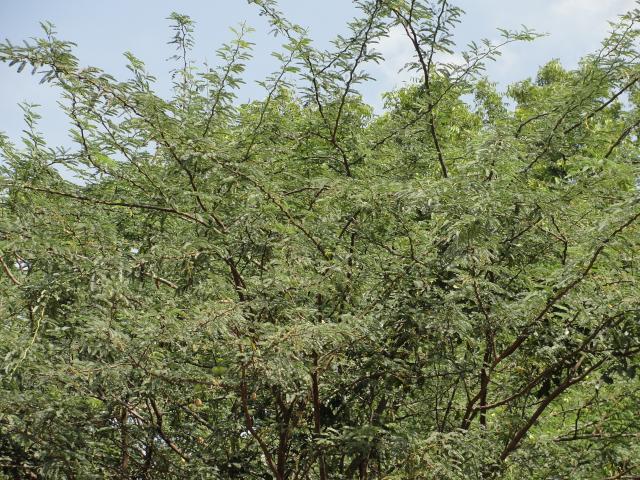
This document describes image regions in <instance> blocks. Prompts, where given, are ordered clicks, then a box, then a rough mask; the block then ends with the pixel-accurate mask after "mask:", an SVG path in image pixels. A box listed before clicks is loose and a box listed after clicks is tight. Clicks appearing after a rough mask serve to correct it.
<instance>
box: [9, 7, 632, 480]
mask: <svg viewBox="0 0 640 480" xmlns="http://www.w3.org/2000/svg"><path fill="white" fill-rule="evenodd" d="M250 3H253V4H255V7H256V8H258V9H259V10H260V11H261V13H262V14H263V16H264V17H265V19H266V20H267V21H268V24H269V28H271V29H273V32H274V33H275V34H276V35H278V36H279V38H281V39H282V42H283V45H282V49H281V50H280V51H279V52H276V53H274V56H275V57H276V59H277V61H278V62H279V64H280V67H279V69H278V70H277V71H276V72H275V73H273V74H272V75H271V76H269V77H268V78H266V79H265V80H264V81H263V82H262V83H261V85H262V87H263V88H264V92H265V94H264V97H263V98H262V99H261V100H256V101H250V102H239V101H238V100H237V99H236V92H237V89H238V87H239V86H240V85H241V84H242V82H243V76H244V74H245V73H244V72H245V67H246V65H247V63H248V62H249V60H250V56H251V47H252V44H251V42H250V41H249V40H248V37H247V34H248V33H249V31H248V29H247V28H246V27H242V28H240V29H238V30H235V31H234V32H235V35H236V37H235V38H234V39H233V40H232V41H231V42H230V43H228V44H226V45H223V46H222V47H221V48H220V49H219V50H218V57H219V65H218V66H217V67H216V68H208V67H202V66H199V64H198V63H197V62H196V61H195V60H194V59H192V58H191V55H190V51H191V48H192V46H193V31H194V30H193V29H194V24H193V22H192V20H191V19H190V18H189V17H187V16H184V15H180V14H172V16H171V17H170V21H171V23H172V26H173V30H172V32H173V34H172V35H173V36H172V37H171V43H172V44H173V45H174V46H175V56H174V57H173V59H172V62H173V65H174V67H173V68H174V69H173V70H172V71H171V78H172V81H173V92H172V95H171V96H170V98H163V97H162V96H161V95H159V94H157V93H156V92H155V90H154V89H155V86H154V83H155V81H156V80H155V78H154V77H153V76H152V75H151V73H150V72H148V71H147V70H146V68H145V65H144V63H143V61H142V60H140V59H138V58H136V57H135V56H134V55H133V54H131V53H127V54H126V57H127V61H128V68H129V70H130V78H129V79H127V80H124V81H121V80H117V79H115V78H114V77H112V76H111V75H109V74H108V73H106V72H103V71H101V70H100V69H97V68H93V67H85V66H81V65H80V64H79V62H78V60H77V59H76V57H74V54H73V47H74V45H73V44H72V43H70V42H66V41H63V40H61V39H59V38H58V37H57V36H56V33H55V31H54V28H53V26H52V25H50V24H43V31H44V34H43V37H42V38H39V39H34V40H32V41H30V42H26V43H24V44H13V43H11V42H10V41H6V42H5V43H2V44H0V60H1V61H2V62H4V63H7V64H8V65H11V66H14V67H17V69H18V71H22V70H23V69H25V68H29V69H30V70H32V73H33V74H35V75H40V76H41V79H42V83H47V84H52V85H54V86H55V87H56V88H58V89H60V91H61V92H62V95H63V98H62V101H61V103H60V107H59V108H61V109H64V112H65V113H66V115H67V116H68V119H69V121H70V123H71V125H72V127H71V131H70V135H71V138H72V140H73V145H74V146H73V147H70V148H54V147H51V146H48V145H47V142H46V141H45V139H44V138H43V135H42V134H40V133H39V131H38V126H37V121H38V118H39V116H38V114H37V111H36V109H35V108H34V107H33V106H30V105H25V106H24V111H25V122H26V127H25V130H24V137H23V138H22V143H21V144H20V145H16V144H15V142H12V141H11V140H10V139H9V138H7V137H6V136H0V161H1V163H0V267H1V270H2V271H1V272H0V273H1V275H0V293H1V294H0V322H1V323H2V335H1V336H0V358H2V359H3V360H2V365H1V367H2V370H1V371H2V373H1V377H0V386H1V388H0V475H1V476H2V478H7V479H10V478H16V479H18V478H33V479H40V478H42V479H44V478H47V479H57V478H68V479H91V478H96V479H98V478H131V479H151V478H158V479H160V478H162V479H177V478H206V479H209V478H211V479H217V478H220V479H226V478H247V479H252V478H253V479H265V478H271V479H277V480H285V479H287V480H293V479H307V478H310V479H314V478H317V479H320V480H327V479H352V478H357V479H383V478H384V479H394V480H400V479H407V480H408V479H473V478H476V479H481V478H482V479H488V478H501V479H520V478H531V479H550V478H557V479H560V478H581V479H601V478H610V479H619V478H637V476H638V475H640V418H639V416H638V413H639V412H638V405H640V381H639V380H638V376H637V373H638V372H637V370H638V364H639V352H640V290H639V282H640V278H639V275H638V272H639V270H638V268H639V264H638V262H639V261H640V258H639V257H640V250H639V249H638V246H639V243H640V235H639V233H640V229H639V226H638V225H639V223H640V191H639V182H638V179H639V178H640V171H639V170H640V149H639V144H638V128H639V127H640V108H639V106H640V82H639V80H640V50H639V49H638V37H639V35H640V29H639V28H638V22H639V21H640V10H638V9H636V10H633V11H630V12H628V13H626V14H625V15H623V16H621V17H619V18H618V20H617V22H616V23H614V24H612V26H611V32H610V34H609V35H608V36H607V37H606V38H605V39H604V40H603V42H602V47H601V48H600V49H599V50H598V51H596V52H594V53H591V54H588V55H586V56H584V57H583V58H582V60H581V61H580V63H579V65H578V66H577V67H576V68H574V69H566V68H564V67H563V66H562V65H561V64H560V63H558V62H557V61H551V62H550V63H548V64H547V65H544V66H543V67H541V68H540V70H539V73H538V75H537V77H536V78H535V79H527V80H524V81H521V82H518V83H515V84H513V85H511V86H510V87H509V88H508V90H507V92H506V93H504V94H503V93H500V92H499V91H498V89H497V88H496V86H495V84H493V83H492V82H491V81H490V79H488V78H486V76H485V73H484V67H485V64H486V62H489V61H493V60H494V59H496V58H497V57H498V56H499V54H500V49H501V48H502V47H503V46H504V45H506V44H508V43H511V42H520V41H531V40H534V39H535V38H536V36H537V34H536V33H535V32H532V31H530V30H526V29H524V30H522V31H517V32H516V31H506V30H503V31H501V40H500V41H499V42H497V43H496V42H491V41H488V40H483V41H479V42H478V43H477V44H476V43H472V44H470V45H468V47H467V48H466V49H465V50H464V52H463V53H462V54H461V60H460V61H456V62H453V63H447V62H446V61H443V60H442V59H443V58H449V57H448V56H446V55H443V53H444V54H446V53H451V52H452V51H454V48H456V47H455V44H454V37H453V34H454V28H455V26H456V24H457V23H458V22H460V21H461V20H462V14H463V12H462V11H461V10H460V9H459V8H457V7H456V6H454V5H452V4H451V3H450V2H449V1H448V0H359V1H356V3H357V5H358V7H359V9H360V12H361V15H360V16H359V18H357V19H354V20H353V21H352V22H351V23H350V24H349V32H350V33H349V34H348V35H345V36H340V37H338V38H336V39H335V41H334V43H333V44H332V46H331V48H329V49H326V50H325V49H320V48H317V47H315V46H314V44H313V42H312V40H311V39H310V38H309V37H308V35H307V33H306V31H305V30H304V29H303V28H301V27H299V26H298V25H295V24H293V23H291V22H289V21H288V20H287V19H286V16H285V15H284V14H282V13H281V12H279V11H278V8H277V5H276V4H275V2H274V1H273V0H250ZM391 29H401V30H402V32H404V34H405V36H406V41H407V42H409V44H410V45H411V46H412V48H413V49H414V52H415V56H414V59H413V61H412V63H410V64H408V65H407V67H406V68H407V69H409V70H411V71H412V72H413V74H414V76H415V78H414V80H413V81H412V82H410V83H409V84H407V85H406V86H405V87H403V88H400V89H399V90H397V91H393V92H390V93H388V94H386V95H385V97H384V98H385V100H384V109H383V111H382V112H375V111H374V109H373V108H372V107H371V106H369V105H367V104H365V103H364V102H363V100H362V98H361V96H360V95H359V93H358V89H361V88H363V87H365V86H366V85H367V82H370V81H372V79H371V78H370V76H369V74H368V73H367V72H368V70H367V66H368V65H370V64H371V62H382V61H384V59H383V58H381V56H380V55H379V53H377V52H376V50H375V48H376V44H377V43H378V42H379V41H381V40H382V39H383V38H384V37H385V36H387V35H388V34H389V32H390V30H391ZM61 172H62V173H61Z"/></svg>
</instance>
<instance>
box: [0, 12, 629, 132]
mask: <svg viewBox="0 0 640 480" xmlns="http://www.w3.org/2000/svg"><path fill="white" fill-rule="evenodd" d="M453 3H455V4H457V5H459V6H461V7H462V8H463V9H464V10H465V11H466V12H467V14H466V15H465V17H464V19H463V22H462V24H461V25H460V26H459V27H458V30H457V31H458V35H457V40H458V42H459V44H460V45H461V46H463V45H464V44H466V43H467V42H468V41H470V40H478V39H480V38H483V37H487V38H492V39H497V37H498V35H497V33H496V28H498V27H502V28H518V27H519V26H520V25H522V24H525V25H527V26H528V27H531V28H534V29H536V30H537V31H539V32H547V33H549V36H548V37H545V38H542V39H539V40H537V41H536V42H534V43H532V44H531V43H529V44H524V45H518V46H510V47H509V48H508V49H507V50H506V51H505V52H504V54H503V56H502V57H501V58H500V59H499V60H498V61H497V62H496V63H495V64H493V65H492V66H491V67H490V68H489V70H488V74H489V76H490V77H491V78H492V79H493V80H494V81H497V82H498V83H499V85H500V86H501V87H502V88H504V87H505V86H506V85H507V84H508V83H510V82H513V81H516V80H520V79H523V78H526V77H529V76H533V75H535V72H536V70H537V67H538V66H539V65H541V64H543V63H545V62H546V61H548V60H550V59H552V58H559V59H560V60H561V61H562V62H563V63H564V64H565V65H568V66H573V65H575V64H576V61H577V60H578V59H579V58H580V56H582V55H584V54H586V53H589V52H591V51H593V50H595V49H596V48H597V47H598V45H599V43H600V41H601V39H602V38H603V36H604V35H605V34H606V32H607V29H608V25H607V21H608V20H612V19H615V17H616V15H618V14H621V13H624V12H625V11H626V10H629V9H631V8H633V7H634V5H635V4H636V2H635V0H457V1H455V0H454V2H453ZM280 8H281V10H283V11H284V12H285V13H286V14H287V16H288V18H289V19H291V20H293V21H295V22H297V23H299V24H301V25H303V26H305V27H308V28H309V29H310V32H311V36H312V38H314V39H316V41H317V42H318V44H320V45H326V44H327V42H328V41H329V40H330V39H331V38H332V37H333V36H334V35H335V34H337V33H340V32H344V27H345V22H346V21H348V20H349V19H350V18H351V17H352V16H353V15H354V14H355V13H356V10H355V8H354V7H353V5H352V3H351V1H350V0H322V1H319V0H281V1H280ZM172 11H178V12H180V13H185V14H188V15H190V16H191V17H192V18H193V19H194V20H195V21H196V48H195V51H194V55H193V56H194V58H195V59H197V60H208V61H209V63H213V62H215V60H216V57H215V50H216V49H217V48H218V47H219V46H220V44H221V43H222V42H224V41H226V40H229V39H230V38H231V33H230V32H229V29H228V27H230V26H235V25H238V24H239V23H240V22H242V21H246V22H247V24H248V25H250V26H252V27H254V28H255V29H256V32H254V33H253V34H252V36H251V38H250V40H251V41H253V42H255V43H256V46H255V48H254V58H253V60H252V61H251V62H250V63H249V65H248V72H247V76H246V78H247V80H248V81H247V85H246V86H245V87H244V88H243V90H242V95H241V98H242V99H247V98H258V97H260V96H261V94H260V90H259V89H258V87H257V86H256V85H255V80H258V79H261V78H263V77H264V76H265V75H266V74H268V73H269V72H270V71H271V69H272V68H273V67H274V66H275V63H274V61H273V59H272V58H271V57H270V55H269V52H270V51H272V50H273V49H275V48H277V46H278V44H279V41H278V40H274V39H273V38H272V37H270V36H269V35H268V25H267V23H266V20H265V19H264V18H261V17H259V16H258V14H257V9H256V8H255V7H253V6H250V5H248V4H247V2H246V1H245V0H180V1H176V0H174V1H169V0H109V1H104V2H97V1H95V2H93V1H87V0H0V38H4V37H6V38H9V39H10V40H11V41H14V42H19V41H21V40H22V39H25V38H29V37H33V36H37V35H39V34H40V30H39V24H38V22H39V21H41V20H49V21H51V22H53V23H54V24H55V25H56V27H57V30H58V33H59V37H60V38H63V39H67V40H71V41H74V42H76V43H78V48H77V50H76V53H77V56H78V57H79V59H80V61H81V63H82V64H85V65H94V66H98V67H101V68H103V69H105V70H106V71H108V72H110V73H113V74H115V75H116V76H123V75H126V72H127V71H126V69H125V68H124V65H125V61H124V58H123V56H122V53H123V52H125V51H127V50H130V51H132V52H133V53H134V54H135V55H136V56H138V57H139V58H141V59H142V60H144V61H145V62H146V63H147V66H148V68H149V70H150V71H151V72H152V73H153V74H154V75H156V76H157V77H158V78H159V80H160V82H159V87H160V89H161V91H167V89H168V85H169V80H168V74H167V72H168V70H169V69H170V68H171V66H170V65H169V64H168V63H167V62H166V58H167V57H169V56H170V55H171V54H172V46H170V45H167V44H166V42H167V41H168V40H169V38H170V35H171V32H170V30H169V27H168V25H169V22H168V21H167V20H166V17H167V16H168V15H169V14H170V13H171V12H172ZM380 49H381V50H382V52H383V53H384V54H385V56H386V61H385V62H384V64H382V65H380V66H378V67H375V68H373V69H372V72H373V74H374V75H375V76H376V78H377V79H378V80H377V82H375V83H373V84H371V85H368V86H367V87H366V88H364V89H362V93H363V94H364V96H365V98H366V99H367V101H369V102H370V103H373V104H374V105H377V106H379V105H380V94H381V92H383V91H386V90H390V89H392V88H394V87H395V86H397V85H399V84H400V83H401V82H402V81H403V80H404V79H405V78H406V76H403V75H398V73H397V72H398V69H399V68H400V67H401V66H402V65H403V64H404V63H405V62H406V61H407V59H408V57H409V56H410V55H411V47H410V45H409V44H408V43H407V41H406V39H405V38H404V37H403V36H402V35H401V34H400V33H399V32H393V33H392V35H391V36H390V37H389V38H388V39H386V40H385V41H384V42H383V43H382V44H381V46H380ZM27 71H28V69H25V71H23V72H22V74H17V73H16V71H15V67H14V68H11V69H10V68H9V67H8V66H7V65H6V64H0V131H4V132H6V133H7V134H9V136H10V137H11V138H13V139H17V138H18V137H19V134H20V131H21V129H22V128H23V125H22V121H21V117H22V112H21V111H20V109H19V108H18V106H17V103H18V102H20V101H29V102H32V103H38V104H40V105H42V106H41V108H40V113H41V114H42V115H43V119H42V120H41V124H40V130H41V131H42V132H44V134H45V136H46V137H47V139H48V140H49V141H50V142H51V143H53V144H68V140H67V134H66V121H65V119H64V117H63V116H62V115H61V114H60V112H59V111H57V110H56V101H57V98H58V93H57V92H56V91H55V89H52V88H51V87H50V86H47V85H38V82H37V79H36V78H35V77H31V76H30V75H29V74H28V73H27Z"/></svg>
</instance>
